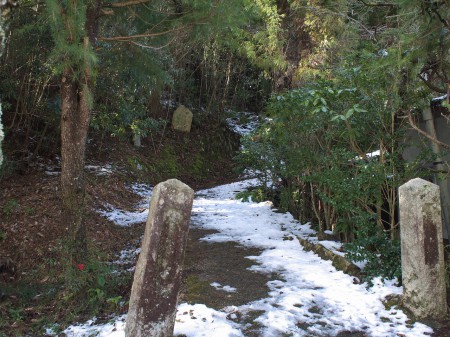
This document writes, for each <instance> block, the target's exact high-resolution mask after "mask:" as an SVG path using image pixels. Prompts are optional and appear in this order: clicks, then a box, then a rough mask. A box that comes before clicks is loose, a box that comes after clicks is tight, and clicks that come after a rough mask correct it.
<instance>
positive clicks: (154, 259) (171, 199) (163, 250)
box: [125, 179, 194, 337]
mask: <svg viewBox="0 0 450 337" xmlns="http://www.w3.org/2000/svg"><path fill="white" fill-rule="evenodd" d="M193 199H194V191H193V190H192V189H191V188H190V187H189V186H187V185H185V184H183V183H182V182H180V181H178V180H176V179H170V180H167V181H165V182H163V183H160V184H158V185H156V187H155V188H154V190H153V195H152V198H151V201H150V210H149V215H148V219H147V224H146V227H145V234H144V239H143V241H142V249H141V253H140V255H139V260H138V263H137V266H136V271H135V273H134V281H133V287H132V289H131V298H130V306H129V309H128V316H127V322H126V329H125V335H126V336H127V337H163V336H164V337H168V336H170V337H172V336H173V328H174V325H175V315H176V311H177V297H178V292H179V290H180V285H181V271H182V263H183V259H184V253H185V248H186V242H187V235H188V228H189V221H190V216H191V211H192V202H193Z"/></svg>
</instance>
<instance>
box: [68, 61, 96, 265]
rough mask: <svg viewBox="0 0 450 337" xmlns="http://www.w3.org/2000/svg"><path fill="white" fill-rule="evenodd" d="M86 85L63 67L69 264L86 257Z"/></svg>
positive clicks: (87, 96) (83, 260) (87, 117)
mask: <svg viewBox="0 0 450 337" xmlns="http://www.w3.org/2000/svg"><path fill="white" fill-rule="evenodd" d="M89 96H90V93H89V88H88V85H87V84H86V85H84V86H83V85H81V84H80V83H79V81H78V80H77V79H75V78H74V74H73V71H72V70H71V69H70V68H66V69H65V70H64V73H63V77H62V81H61V109H62V111H61V190H62V206H63V212H62V221H63V225H64V226H66V227H67V230H68V236H67V239H68V242H67V244H68V250H69V255H70V257H71V259H72V262H73V263H82V262H83V263H84V262H85V260H86V257H87V243H86V228H85V223H84V215H85V211H86V198H85V184H84V163H85V149H86V139H87V132H88V129H89V122H90V118H91V110H90V106H89Z"/></svg>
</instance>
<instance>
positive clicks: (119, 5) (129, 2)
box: [105, 0, 150, 8]
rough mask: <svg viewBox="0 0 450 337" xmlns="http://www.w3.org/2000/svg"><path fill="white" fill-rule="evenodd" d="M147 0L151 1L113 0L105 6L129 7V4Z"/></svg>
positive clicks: (141, 1) (141, 0)
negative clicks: (119, 0)
mask: <svg viewBox="0 0 450 337" xmlns="http://www.w3.org/2000/svg"><path fill="white" fill-rule="evenodd" d="M145 2H150V0H129V1H124V2H113V3H110V4H108V5H106V6H105V7H116V8H118V7H129V6H135V5H140V4H143V3H145Z"/></svg>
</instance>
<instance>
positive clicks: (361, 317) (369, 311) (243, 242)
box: [65, 180, 433, 337]
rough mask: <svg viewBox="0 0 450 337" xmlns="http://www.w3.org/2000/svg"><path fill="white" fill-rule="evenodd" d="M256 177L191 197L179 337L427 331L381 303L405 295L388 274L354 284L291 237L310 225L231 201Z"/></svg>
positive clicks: (106, 329)
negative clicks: (370, 284) (369, 284)
mask: <svg viewBox="0 0 450 337" xmlns="http://www.w3.org/2000/svg"><path fill="white" fill-rule="evenodd" d="M254 184H256V181H255V180H246V181H241V182H237V183H232V184H227V185H223V186H219V187H215V188H212V189H208V190H203V191H199V192H198V193H197V194H196V199H195V201H194V207H193V215H192V225H191V229H190V239H189V243H188V248H187V256H186V262H185V285H184V289H183V292H182V294H181V298H180V300H179V305H178V313H177V319H176V324H175V335H176V336H186V337H200V336H205V337H206V336H208V337H210V336H214V337H227V336H229V337H232V336H235V337H238V336H245V337H247V336H249V337H252V336H262V337H278V336H280V337H281V336H296V337H297V336H299V337H300V336H305V337H313V336H314V337H320V336H324V337H325V336H339V337H343V336H355V337H356V336H360V337H363V336H367V337H369V336H370V337H391V336H392V337H396V336H400V337H401V336H407V337H415V336H431V335H432V333H433V330H432V329H431V328H430V327H428V326H426V325H424V324H422V323H419V322H412V321H409V320H408V317H407V316H406V315H405V313H404V312H403V311H402V310H401V309H399V308H397V307H396V306H392V307H390V308H389V307H385V304H384V301H385V299H386V298H387V297H388V296H392V295H398V294H401V292H402V289H401V288H400V287H397V286H395V281H388V282H384V283H383V282H382V281H381V280H375V281H374V286H373V287H371V288H367V285H366V284H358V283H357V282H355V280H354V278H353V277H351V276H349V275H346V274H344V273H342V272H341V271H337V270H336V269H335V268H334V267H333V266H332V265H331V262H329V261H324V260H322V259H321V258H319V257H318V256H317V255H316V254H314V253H312V252H306V251H304V250H303V248H302V246H301V245H300V244H299V241H298V239H297V237H302V238H308V239H309V240H315V239H316V238H315V237H314V236H315V232H314V231H313V230H312V229H311V228H310V227H309V225H307V224H306V225H302V224H300V223H299V222H298V221H296V220H295V219H294V218H293V217H292V216H291V215H290V214H289V213H279V212H277V211H276V210H275V209H274V208H273V207H272V205H271V203H270V202H262V203H254V202H242V201H240V200H236V199H235V195H236V193H237V192H239V191H243V190H245V189H246V188H247V187H249V186H251V185H254ZM118 213H120V211H118V210H112V211H111V214H118ZM105 215H106V214H105ZM134 216H136V217H140V218H139V219H141V221H142V216H143V214H142V212H136V213H133V212H127V213H126V216H124V214H121V215H120V217H116V218H117V219H120V221H119V220H116V221H117V222H118V225H121V223H120V222H123V223H127V225H130V224H133V223H135V222H134V221H133V217H134ZM111 219H113V218H111ZM131 251H132V250H131ZM127 252H130V250H129V249H128V250H127ZM118 265H120V264H118ZM124 321H125V316H124V315H122V316H119V317H115V318H113V319H112V320H111V322H109V323H108V324H104V325H96V324H95V321H90V322H88V323H87V324H81V325H74V326H71V327H69V328H68V329H66V330H65V333H66V334H67V336H69V337H71V336H77V337H83V336H96V335H97V336H102V337H106V336H108V337H124Z"/></svg>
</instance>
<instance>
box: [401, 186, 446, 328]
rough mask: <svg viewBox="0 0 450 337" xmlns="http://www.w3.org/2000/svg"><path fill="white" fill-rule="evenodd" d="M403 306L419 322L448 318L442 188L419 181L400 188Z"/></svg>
mask: <svg viewBox="0 0 450 337" xmlns="http://www.w3.org/2000/svg"><path fill="white" fill-rule="evenodd" d="M399 198H400V232H401V248H402V275H403V277H402V278H403V304H404V305H405V307H406V308H408V309H410V310H411V311H412V313H413V314H414V315H415V316H416V317H417V318H433V319H438V318H442V317H444V316H445V315H446V314H447V295H446V288H445V262H444V244H443V238H442V218H441V205H440V194H439V187H438V186H437V185H435V184H432V183H430V182H428V181H425V180H423V179H420V178H416V179H412V180H410V181H409V182H407V183H406V184H404V185H402V186H400V188H399Z"/></svg>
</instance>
